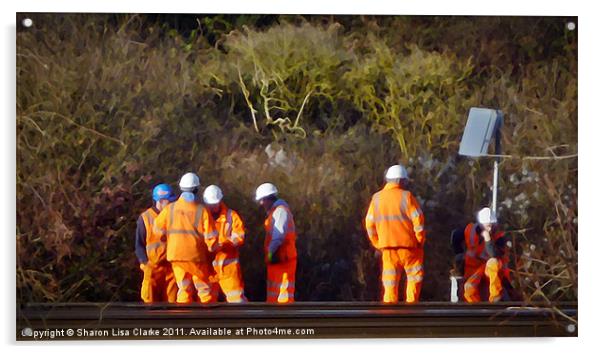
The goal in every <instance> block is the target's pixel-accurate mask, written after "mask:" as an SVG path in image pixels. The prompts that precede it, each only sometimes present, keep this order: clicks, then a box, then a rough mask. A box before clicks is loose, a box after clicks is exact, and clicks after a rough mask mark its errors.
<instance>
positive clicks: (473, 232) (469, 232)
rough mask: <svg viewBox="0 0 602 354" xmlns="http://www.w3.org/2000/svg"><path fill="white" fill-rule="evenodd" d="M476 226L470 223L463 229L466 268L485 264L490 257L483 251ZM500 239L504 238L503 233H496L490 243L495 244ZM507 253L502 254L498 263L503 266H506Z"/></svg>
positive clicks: (483, 241) (482, 244) (482, 241)
mask: <svg viewBox="0 0 602 354" xmlns="http://www.w3.org/2000/svg"><path fill="white" fill-rule="evenodd" d="M477 228H478V224H475V223H470V224H468V225H466V228H465V229H464V241H465V243H466V253H465V258H464V259H465V262H466V266H468V267H478V266H480V265H482V264H484V263H486V262H487V260H488V259H489V258H491V257H489V255H488V254H487V250H486V249H485V240H483V239H482V238H481V235H479V234H478V233H477ZM501 237H504V232H502V231H497V232H494V234H493V235H492V237H491V241H492V242H494V243H495V242H496V241H497V240H499V239H500V238H501ZM508 257H509V256H508V252H504V253H503V255H502V256H501V257H499V259H500V261H502V263H503V264H504V265H507V264H508V260H509V258H508Z"/></svg>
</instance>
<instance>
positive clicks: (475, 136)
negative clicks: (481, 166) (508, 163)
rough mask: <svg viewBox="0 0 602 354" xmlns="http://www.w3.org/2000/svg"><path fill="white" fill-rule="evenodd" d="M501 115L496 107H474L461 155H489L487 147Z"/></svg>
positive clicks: (467, 123) (469, 116)
mask: <svg viewBox="0 0 602 354" xmlns="http://www.w3.org/2000/svg"><path fill="white" fill-rule="evenodd" d="M499 124H501V117H500V115H499V114H498V112H497V111H496V110H495V109H488V108H477V107H472V108H471V109H470V111H469V113H468V121H467V122H466V127H465V128H464V135H462V142H461V143H460V155H463V156H471V157H478V156H484V155H487V148H488V147H489V144H490V143H491V140H492V137H493V136H494V135H493V134H494V133H495V131H496V129H497V128H498V125H499Z"/></svg>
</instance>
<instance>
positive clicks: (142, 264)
mask: <svg viewBox="0 0 602 354" xmlns="http://www.w3.org/2000/svg"><path fill="white" fill-rule="evenodd" d="M144 268H146V265H145V264H144V263H140V270H141V271H143V272H144Z"/></svg>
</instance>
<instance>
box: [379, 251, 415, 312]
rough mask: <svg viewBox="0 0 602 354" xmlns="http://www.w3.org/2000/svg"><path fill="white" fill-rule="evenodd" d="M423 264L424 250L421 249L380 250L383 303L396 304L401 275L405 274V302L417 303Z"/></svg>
mask: <svg viewBox="0 0 602 354" xmlns="http://www.w3.org/2000/svg"><path fill="white" fill-rule="evenodd" d="M423 262H424V250H423V249H421V248H385V249H382V282H383V288H384V293H383V302H385V303H396V302H398V300H399V296H398V292H399V281H400V280H401V275H402V273H405V274H406V288H405V301H406V302H407V303H415V302H418V300H419V298H420V291H421V289H422V279H423V277H424V268H423Z"/></svg>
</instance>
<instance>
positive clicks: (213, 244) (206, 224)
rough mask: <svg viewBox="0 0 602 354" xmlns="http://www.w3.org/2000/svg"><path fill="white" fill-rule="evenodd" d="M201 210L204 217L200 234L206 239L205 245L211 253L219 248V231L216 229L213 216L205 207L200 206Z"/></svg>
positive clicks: (200, 226)
mask: <svg viewBox="0 0 602 354" xmlns="http://www.w3.org/2000/svg"><path fill="white" fill-rule="evenodd" d="M199 208H203V216H202V219H201V220H202V221H201V225H199V230H198V231H199V233H200V234H201V235H203V237H204V238H205V244H206V245H207V248H208V249H209V252H214V251H216V250H217V249H218V248H219V246H220V245H219V238H218V231H217V229H216V228H215V221H214V220H213V216H211V213H210V212H209V211H208V210H207V208H205V207H204V206H199Z"/></svg>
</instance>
